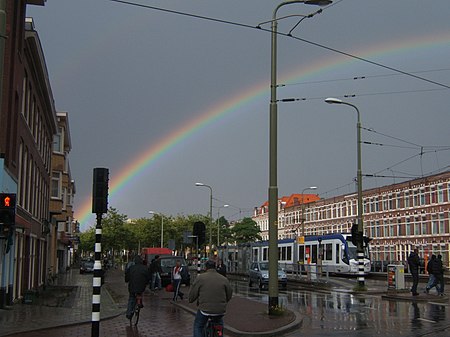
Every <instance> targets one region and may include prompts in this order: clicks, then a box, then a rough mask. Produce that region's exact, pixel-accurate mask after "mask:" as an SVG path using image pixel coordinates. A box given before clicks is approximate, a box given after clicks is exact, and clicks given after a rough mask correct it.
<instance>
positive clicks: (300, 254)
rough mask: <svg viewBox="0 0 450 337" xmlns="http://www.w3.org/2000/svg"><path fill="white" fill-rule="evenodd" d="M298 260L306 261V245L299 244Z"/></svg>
mask: <svg viewBox="0 0 450 337" xmlns="http://www.w3.org/2000/svg"><path fill="white" fill-rule="evenodd" d="M298 261H299V262H300V263H304V262H305V246H299V247H298Z"/></svg>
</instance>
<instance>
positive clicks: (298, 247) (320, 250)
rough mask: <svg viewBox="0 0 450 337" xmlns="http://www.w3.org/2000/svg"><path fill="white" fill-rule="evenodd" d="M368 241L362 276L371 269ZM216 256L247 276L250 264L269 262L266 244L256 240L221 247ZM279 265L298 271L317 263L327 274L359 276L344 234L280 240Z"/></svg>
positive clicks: (349, 241)
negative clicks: (299, 267) (299, 268)
mask: <svg viewBox="0 0 450 337" xmlns="http://www.w3.org/2000/svg"><path fill="white" fill-rule="evenodd" d="M369 241H370V239H369V238H367V237H363V249H364V273H365V274H368V273H369V272H370V268H371V262H370V255H369V253H370V252H369ZM219 255H220V256H221V257H222V259H223V260H224V261H225V262H226V263H227V265H228V268H229V270H230V271H231V272H237V273H246V272H247V270H248V267H249V264H250V263H251V262H253V261H261V262H264V261H268V259H269V242H268V241H257V242H252V243H247V244H240V245H237V246H227V247H220V248H219ZM278 263H279V264H280V265H281V266H284V267H285V269H286V270H287V271H289V270H298V266H307V265H318V264H320V265H321V266H322V270H323V271H327V272H329V273H335V274H349V275H357V274H358V256H357V248H356V246H355V245H354V244H353V242H352V238H351V234H346V233H333V234H325V235H312V236H305V237H299V238H298V239H297V240H296V239H282V240H279V241H278ZM302 270H303V269H302Z"/></svg>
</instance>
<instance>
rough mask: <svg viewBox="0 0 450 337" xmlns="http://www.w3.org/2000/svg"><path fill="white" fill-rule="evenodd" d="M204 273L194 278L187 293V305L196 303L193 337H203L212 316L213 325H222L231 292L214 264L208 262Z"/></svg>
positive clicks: (225, 279)
mask: <svg viewBox="0 0 450 337" xmlns="http://www.w3.org/2000/svg"><path fill="white" fill-rule="evenodd" d="M205 268H206V272H204V273H203V274H200V275H198V276H197V277H196V279H195V281H194V283H193V284H192V287H191V290H190V291H189V303H193V302H197V314H196V315H195V320H194V327H193V328H194V337H203V331H204V329H205V326H206V324H207V322H208V318H209V317H210V316H212V317H213V318H212V319H213V320H214V322H215V323H217V324H220V325H223V316H224V315H225V312H226V307H227V303H228V302H229V301H230V300H231V296H232V295H233V290H232V288H231V285H230V282H229V281H228V279H227V278H225V277H223V276H222V275H220V274H219V273H218V272H217V270H216V263H215V262H214V261H212V260H208V261H206V263H205Z"/></svg>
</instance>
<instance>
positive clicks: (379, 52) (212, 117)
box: [75, 33, 450, 228]
mask: <svg viewBox="0 0 450 337" xmlns="http://www.w3.org/2000/svg"><path fill="white" fill-rule="evenodd" d="M449 43H450V35H449V34H448V33H445V34H441V35H432V36H429V35H427V36H421V37H419V38H418V37H413V38H411V39H409V40H408V39H405V40H402V41H398V40H395V41H394V40H393V41H389V42H388V43H383V44H382V45H374V46H370V48H367V49H365V50H362V51H353V52H350V53H351V54H353V55H358V56H359V57H362V58H366V59H375V58H379V57H385V56H394V55H396V54H404V53H407V52H413V51H415V50H417V49H419V48H420V49H424V48H434V47H439V46H443V45H447V46H448V45H449ZM354 62H356V60H355V59H352V58H349V57H344V56H342V57H336V54H333V55H332V57H327V58H325V59H322V60H319V61H316V62H315V63H311V64H307V65H306V66H302V67H299V68H298V69H295V70H294V71H291V72H290V74H289V75H284V76H283V75H282V76H280V80H279V81H278V82H279V83H292V82H298V81H304V80H306V79H307V78H309V77H312V76H313V75H318V74H320V73H323V72H326V71H328V70H330V69H333V68H336V67H342V66H346V65H349V64H351V63H354ZM268 91H269V84H268V83H260V84H257V85H255V86H253V87H250V88H247V90H244V91H241V92H240V94H236V95H234V96H232V97H230V98H228V99H226V100H224V101H222V102H219V103H218V104H216V105H215V106H214V107H213V108H211V109H207V110H206V111H204V112H203V113H201V114H200V115H199V116H198V117H196V118H195V119H193V120H191V121H190V122H188V123H187V124H183V125H182V126H181V127H179V128H178V129H176V130H174V131H172V132H171V133H169V134H167V135H166V136H165V137H163V138H162V139H161V140H160V141H159V142H158V143H157V144H153V145H152V146H150V147H149V148H148V149H147V150H146V151H144V152H143V153H142V152H141V153H139V154H138V155H137V157H136V159H135V160H134V161H132V162H131V163H129V164H128V165H126V166H125V167H123V168H122V170H120V172H119V173H118V174H115V173H114V174H110V178H111V179H110V185H109V197H110V198H113V197H114V195H115V194H116V193H117V192H118V191H120V190H121V189H123V188H124V187H125V186H126V185H127V184H129V183H130V181H132V180H133V179H134V178H136V177H137V176H138V175H139V174H140V173H142V172H144V170H148V169H150V168H151V166H152V164H154V163H155V162H157V161H158V160H160V159H162V158H163V157H164V155H166V154H167V153H168V152H169V151H170V150H171V149H174V148H175V147H176V146H177V145H178V144H180V143H181V142H183V141H184V140H186V139H188V138H190V137H192V136H193V135H194V134H195V133H196V132H199V131H200V130H202V129H203V128H206V127H207V126H209V125H212V124H214V123H218V122H219V121H221V120H222V119H223V118H224V117H225V116H227V115H230V114H232V113H236V111H237V110H238V109H240V108H243V107H245V106H246V105H248V104H249V103H250V102H253V101H255V100H257V99H259V98H261V97H263V96H264V95H267V94H268ZM75 212H76V215H77V214H78V217H76V218H77V219H78V221H79V223H80V225H81V227H82V228H86V226H87V225H88V222H89V221H90V218H92V221H91V222H92V223H93V220H94V215H93V214H92V213H91V198H90V197H88V198H86V200H84V201H83V202H82V203H81V206H80V207H79V208H78V209H76V210H75Z"/></svg>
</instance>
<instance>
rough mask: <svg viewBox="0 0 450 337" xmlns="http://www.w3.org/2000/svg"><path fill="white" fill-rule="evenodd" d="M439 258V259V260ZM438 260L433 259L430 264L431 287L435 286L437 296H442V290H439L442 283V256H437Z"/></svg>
mask: <svg viewBox="0 0 450 337" xmlns="http://www.w3.org/2000/svg"><path fill="white" fill-rule="evenodd" d="M439 256H441V258H440V259H439ZM439 256H438V258H435V259H434V260H433V263H432V265H433V266H432V269H433V270H432V272H433V276H434V283H433V286H436V290H437V292H438V295H440V296H444V289H441V286H442V285H443V283H444V268H443V265H442V255H439Z"/></svg>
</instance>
